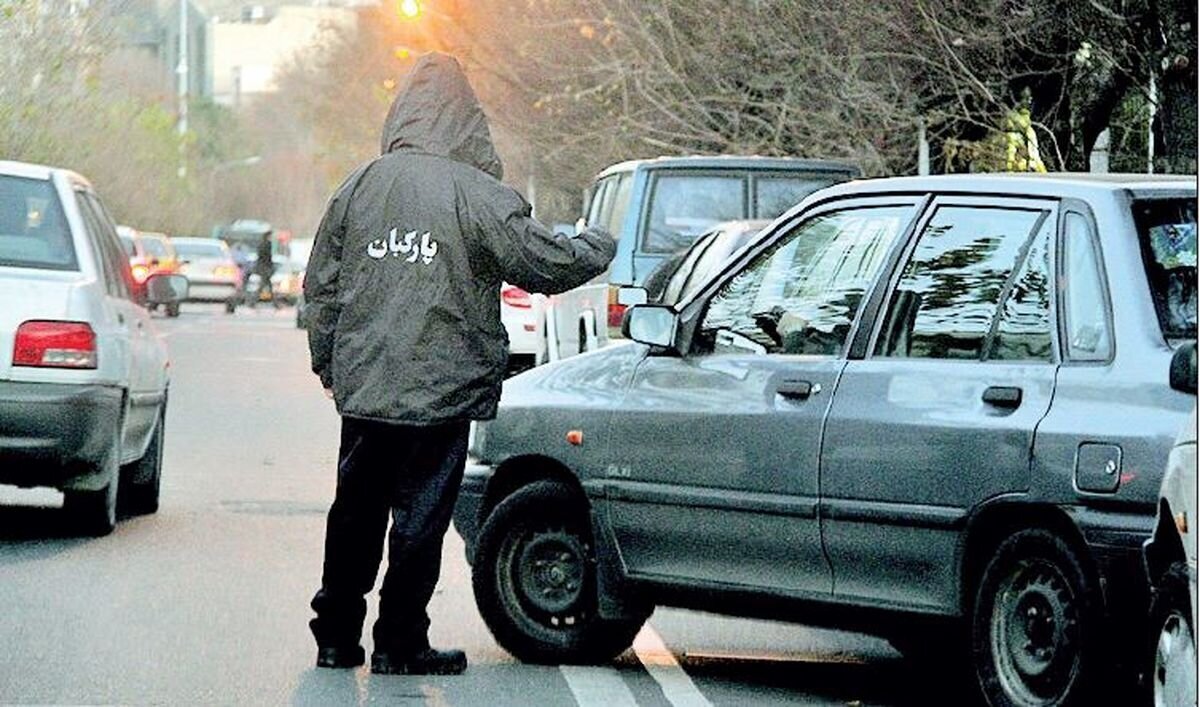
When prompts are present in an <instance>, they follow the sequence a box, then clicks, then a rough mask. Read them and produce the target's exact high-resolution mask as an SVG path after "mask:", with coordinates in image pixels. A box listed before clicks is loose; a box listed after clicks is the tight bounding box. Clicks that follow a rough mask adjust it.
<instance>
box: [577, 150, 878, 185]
mask: <svg viewBox="0 0 1200 707" xmlns="http://www.w3.org/2000/svg"><path fill="white" fill-rule="evenodd" d="M643 167H644V168H646V169H656V170H657V169H743V170H745V169H749V170H760V171H771V170H775V171H785V172H837V173H842V174H845V173H852V174H858V173H859V169H858V167H855V166H854V165H852V164H849V163H846V162H835V161H833V160H813V159H806V158H799V157H763V156H760V155H711V156H710V155H689V156H683V157H654V158H651V159H642V160H627V161H625V162H619V163H617V164H614V165H612V166H610V167H608V168H606V169H604V170H603V171H602V172H600V173H599V174H598V175H596V179H603V178H604V177H608V176H611V175H613V174H618V173H621V172H632V171H634V170H636V169H639V168H643Z"/></svg>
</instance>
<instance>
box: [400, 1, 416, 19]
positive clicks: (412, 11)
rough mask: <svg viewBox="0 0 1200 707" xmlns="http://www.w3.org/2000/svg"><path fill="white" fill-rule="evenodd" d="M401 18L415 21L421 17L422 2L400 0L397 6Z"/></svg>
mask: <svg viewBox="0 0 1200 707" xmlns="http://www.w3.org/2000/svg"><path fill="white" fill-rule="evenodd" d="M396 10H397V11H398V12H399V13H400V17H401V18H403V19H405V20H415V19H417V18H418V17H420V16H421V3H420V0H400V2H399V3H398V4H397V6H396Z"/></svg>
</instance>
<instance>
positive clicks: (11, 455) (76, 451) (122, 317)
mask: <svg viewBox="0 0 1200 707" xmlns="http://www.w3.org/2000/svg"><path fill="white" fill-rule="evenodd" d="M186 293H187V280H186V279H185V278H183V277H182V276H179V275H153V276H151V277H150V278H149V279H148V280H147V281H146V282H145V283H144V284H143V285H137V284H135V282H134V280H133V276H132V274H131V273H130V268H129V260H128V258H127V257H126V255H125V252H124V251H123V250H122V248H121V244H120V241H119V240H118V238H117V232H116V229H115V226H114V224H113V220H112V218H111V217H110V216H109V215H108V212H107V211H106V210H105V209H104V206H103V205H102V204H101V202H100V199H99V198H98V197H97V196H96V193H95V192H94V191H93V189H92V187H91V185H90V184H89V183H88V182H87V180H85V179H84V178H83V177H81V176H79V175H77V174H74V173H72V172H69V171H66V170H62V169H55V168H50V167H43V166H36V165H29V164H22V163H17V162H4V161H0V303H3V306H0V483H3V484H15V485H18V486H25V487H33V486H47V487H53V488H58V489H61V490H62V491H63V493H64V509H65V510H66V511H67V512H68V513H69V514H70V515H71V516H73V517H74V518H75V520H76V521H77V522H78V523H79V527H80V529H81V530H83V531H84V532H86V533H88V534H94V535H104V534H107V533H109V532H111V531H112V529H113V528H114V526H115V525H116V519H117V490H118V486H119V483H120V482H121V481H124V482H126V484H127V487H128V488H127V494H126V496H125V497H126V498H127V499H128V502H129V508H128V510H130V511H132V512H141V513H148V512H154V511H155V510H157V508H158V490H159V480H160V477H161V469H162V451H163V428H164V420H165V417H166V412H167V382H168V379H167V350H166V347H165V346H164V345H163V343H162V341H161V340H160V339H159V338H158V337H157V336H156V335H155V331H154V325H153V323H152V321H151V319H150V314H149V312H147V311H146V309H145V308H144V307H143V306H142V304H141V303H154V304H164V305H170V304H175V303H178V302H179V301H180V300H182V299H183V298H184V297H185V296H186Z"/></svg>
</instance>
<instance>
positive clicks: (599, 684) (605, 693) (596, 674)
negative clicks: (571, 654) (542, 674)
mask: <svg viewBox="0 0 1200 707" xmlns="http://www.w3.org/2000/svg"><path fill="white" fill-rule="evenodd" d="M559 670H561V671H562V675H563V678H565V679H566V681H567V687H569V688H571V694H572V695H573V696H574V697H575V702H576V703H577V704H578V705H579V707H637V700H635V699H633V692H632V691H630V689H629V686H628V685H626V684H625V680H624V679H623V678H622V677H621V673H619V672H617V671H616V670H615V669H613V668H606V667H601V666H593V665H564V666H562V667H561V668H559Z"/></svg>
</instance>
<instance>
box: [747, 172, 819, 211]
mask: <svg viewBox="0 0 1200 707" xmlns="http://www.w3.org/2000/svg"><path fill="white" fill-rule="evenodd" d="M833 183H834V180H832V179H814V178H812V177H759V178H758V179H756V180H755V189H754V216H755V217H756V218H766V219H773V218H775V217H777V216H780V215H782V214H783V212H785V211H787V210H788V209H790V208H792V207H793V206H795V205H796V204H799V203H800V202H801V201H803V200H804V197H806V196H808V195H809V194H812V193H813V192H815V191H817V190H818V189H824V188H825V187H827V186H830V185H831V184H833Z"/></svg>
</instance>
